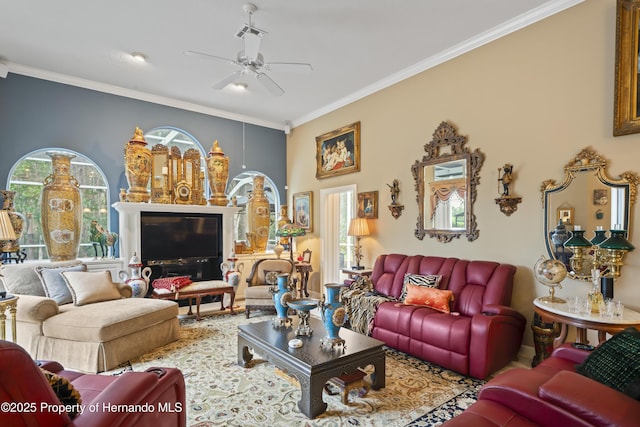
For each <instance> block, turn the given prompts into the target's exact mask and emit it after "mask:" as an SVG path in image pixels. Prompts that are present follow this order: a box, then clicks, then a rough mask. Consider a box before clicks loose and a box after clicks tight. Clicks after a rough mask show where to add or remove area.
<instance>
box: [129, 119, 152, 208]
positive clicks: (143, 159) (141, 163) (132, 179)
mask: <svg viewBox="0 0 640 427" xmlns="http://www.w3.org/2000/svg"><path fill="white" fill-rule="evenodd" d="M151 163H152V161H151V150H149V148H147V141H145V139H144V134H143V133H142V130H141V129H140V128H138V127H136V130H135V132H134V134H133V138H131V140H130V141H129V142H128V143H127V144H126V145H125V146H124V165H125V175H126V177H127V183H128V184H129V191H127V197H126V198H127V201H128V202H142V203H146V202H148V201H149V199H150V198H151V195H150V193H149V190H147V187H148V186H149V180H150V179H151Z"/></svg>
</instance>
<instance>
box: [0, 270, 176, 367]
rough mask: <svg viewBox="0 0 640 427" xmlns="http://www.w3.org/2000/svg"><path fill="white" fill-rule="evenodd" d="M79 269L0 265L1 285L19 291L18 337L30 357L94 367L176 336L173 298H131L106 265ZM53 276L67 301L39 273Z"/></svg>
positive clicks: (108, 364)
mask: <svg viewBox="0 0 640 427" xmlns="http://www.w3.org/2000/svg"><path fill="white" fill-rule="evenodd" d="M73 267H75V268H73ZM82 269H83V264H82V263H80V262H79V261H70V262H64V263H55V262H44V263H24V264H10V265H7V264H5V265H3V266H2V267H1V268H0V274H1V275H2V277H0V280H1V281H2V285H3V286H4V289H6V290H7V291H8V292H9V293H12V294H17V295H19V298H20V299H19V300H18V310H17V316H16V317H17V343H18V344H19V345H21V346H22V347H24V348H25V349H26V350H27V351H28V352H29V354H30V355H31V357H33V358H34V359H40V360H43V359H44V360H56V361H58V362H60V363H61V364H62V365H63V366H65V367H66V368H69V369H72V370H78V371H82V372H91V373H96V372H102V371H106V370H109V369H113V368H115V367H117V366H118V365H119V364H121V363H123V362H126V361H128V360H130V359H132V358H135V357H137V356H140V355H142V354H144V353H147V352H149V351H151V350H153V349H154V348H156V347H159V346H162V345H164V344H167V343H169V342H172V341H175V340H177V339H179V338H180V324H179V321H178V317H177V316H178V305H177V303H175V302H173V301H163V300H156V299H149V298H131V288H130V287H129V286H127V285H125V284H122V283H113V282H111V280H110V279H111V276H110V274H109V272H108V271H105V272H85V273H78V272H75V271H73V272H71V270H82ZM45 270H46V271H45ZM43 271H44V273H43ZM62 271H64V272H65V273H64V276H62ZM54 276H56V277H57V280H58V282H57V283H58V286H60V283H63V285H62V287H64V285H67V287H68V289H69V291H71V295H72V297H73V298H72V301H71V302H66V300H65V298H67V297H64V296H62V297H61V295H60V289H58V290H57V291H56V288H55V287H54V286H53V285H50V286H49V287H47V286H46V284H47V282H45V279H43V278H51V277H54ZM63 277H66V279H64V278H63ZM61 278H62V280H63V282H60V281H59V280H60V279H61ZM70 281H71V282H70ZM49 283H51V282H49ZM69 284H71V285H72V286H70V285H69ZM100 289H102V294H100V293H97V292H99V290H100ZM47 295H49V296H51V297H52V298H49V297H48V296H47ZM67 299H68V298H67ZM105 299H106V300H105ZM56 301H58V302H56ZM93 301H96V302H93Z"/></svg>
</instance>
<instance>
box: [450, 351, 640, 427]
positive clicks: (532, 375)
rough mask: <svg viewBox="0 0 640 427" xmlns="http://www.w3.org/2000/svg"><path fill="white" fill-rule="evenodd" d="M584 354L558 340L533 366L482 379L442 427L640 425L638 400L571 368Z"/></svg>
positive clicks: (620, 426) (573, 367)
mask: <svg viewBox="0 0 640 427" xmlns="http://www.w3.org/2000/svg"><path fill="white" fill-rule="evenodd" d="M588 355H589V352H588V351H585V350H578V349H576V348H573V347H571V345H570V344H562V345H561V346H560V347H558V348H556V349H555V350H554V351H553V352H552V353H551V357H549V358H547V359H545V360H543V361H542V362H541V363H540V364H538V365H537V366H536V367H535V368H533V369H524V368H514V369H509V370H508V371H505V372H503V373H501V374H499V375H497V376H496V377H495V378H493V379H492V380H490V381H489V382H488V383H486V384H485V385H484V386H483V387H482V389H481V390H480V393H479V394H478V401H477V402H476V403H474V404H473V405H471V406H470V407H469V408H467V409H466V410H465V411H464V412H463V413H462V414H460V415H458V416H457V417H455V418H453V419H452V420H450V421H448V422H446V423H445V424H443V426H446V427H458V426H460V427H462V426H465V427H466V426H474V427H491V426H493V427H495V426H503V427H531V426H542V427H586V426H589V427H593V426H603V427H604V426H616V427H632V426H633V427H637V426H638V425H640V401H638V400H635V399H633V398H632V397H629V396H627V395H626V394H624V393H621V392H619V391H617V390H615V389H613V388H611V387H608V386H606V385H604V384H601V383H599V382H597V381H594V380H592V379H590V378H587V377H585V376H583V375H580V374H578V373H577V372H576V371H575V367H576V365H577V364H579V363H581V362H582V361H583V360H584V359H585V358H586V357H587V356H588Z"/></svg>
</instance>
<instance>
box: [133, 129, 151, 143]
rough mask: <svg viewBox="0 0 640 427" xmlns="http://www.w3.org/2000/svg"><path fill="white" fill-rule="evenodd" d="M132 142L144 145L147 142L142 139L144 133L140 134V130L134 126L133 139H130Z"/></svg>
mask: <svg viewBox="0 0 640 427" xmlns="http://www.w3.org/2000/svg"><path fill="white" fill-rule="evenodd" d="M131 141H132V142H144V143H145V144H146V143H147V141H145V139H144V132H142V129H140V128H139V127H138V126H136V130H135V131H134V132H133V138H131Z"/></svg>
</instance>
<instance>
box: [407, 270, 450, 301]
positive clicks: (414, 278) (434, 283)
mask: <svg viewBox="0 0 640 427" xmlns="http://www.w3.org/2000/svg"><path fill="white" fill-rule="evenodd" d="M440 280H442V276H440V275H438V274H429V275H423V274H411V273H407V274H405V275H404V282H403V285H402V293H400V301H404V299H405V298H406V297H407V284H409V283H410V284H412V285H416V286H424V287H427V288H437V287H438V286H440Z"/></svg>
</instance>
